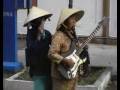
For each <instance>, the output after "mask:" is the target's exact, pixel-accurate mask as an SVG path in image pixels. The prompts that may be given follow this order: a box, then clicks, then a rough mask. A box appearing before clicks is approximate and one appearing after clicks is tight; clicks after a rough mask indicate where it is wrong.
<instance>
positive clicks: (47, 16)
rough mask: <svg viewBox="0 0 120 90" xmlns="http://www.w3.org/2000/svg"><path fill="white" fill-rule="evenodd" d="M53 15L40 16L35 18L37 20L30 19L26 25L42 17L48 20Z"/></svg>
mask: <svg viewBox="0 0 120 90" xmlns="http://www.w3.org/2000/svg"><path fill="white" fill-rule="evenodd" d="M52 15H53V14H47V15H44V16H40V17H37V18H34V19H32V20H31V21H29V22H28V23H30V22H32V21H34V20H36V19H38V18H42V17H45V19H48V18H49V17H51V16H52ZM28 23H26V24H24V25H23V26H24V27H26V26H27V25H28Z"/></svg>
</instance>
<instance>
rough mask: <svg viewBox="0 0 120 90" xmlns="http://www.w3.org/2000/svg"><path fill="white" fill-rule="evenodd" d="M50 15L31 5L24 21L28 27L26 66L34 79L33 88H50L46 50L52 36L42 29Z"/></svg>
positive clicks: (36, 89)
mask: <svg viewBox="0 0 120 90" xmlns="http://www.w3.org/2000/svg"><path fill="white" fill-rule="evenodd" d="M51 16H52V14H51V13H49V12H47V11H45V10H43V9H40V8H38V7H35V6H33V7H32V8H31V9H30V13H29V14H28V16H27V18H26V19H25V22H24V26H25V27H28V32H27V37H26V44H27V48H26V67H27V69H28V68H29V74H30V76H31V78H32V79H33V81H34V90H51V78H50V72H51V71H50V67H51V63H50V60H49V58H48V50H49V45H50V44H51V37H52V36H51V33H50V32H49V31H48V30H46V29H44V24H45V21H46V20H47V19H49V18H50V17H51Z"/></svg>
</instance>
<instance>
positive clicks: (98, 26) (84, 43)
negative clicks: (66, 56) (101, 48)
mask: <svg viewBox="0 0 120 90" xmlns="http://www.w3.org/2000/svg"><path fill="white" fill-rule="evenodd" d="M101 26H102V23H99V24H98V25H97V27H96V28H95V30H94V31H93V32H92V33H91V34H90V36H89V37H88V38H87V39H86V40H85V41H84V42H83V43H82V44H81V46H80V48H79V49H78V50H77V51H76V54H77V55H79V54H80V53H81V52H82V50H83V48H84V47H85V46H86V45H87V44H88V43H89V42H90V41H91V39H92V38H93V37H95V34H96V33H97V31H99V29H100V27H101Z"/></svg>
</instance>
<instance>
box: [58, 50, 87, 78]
mask: <svg viewBox="0 0 120 90" xmlns="http://www.w3.org/2000/svg"><path fill="white" fill-rule="evenodd" d="M75 52H76V50H74V51H73V53H72V54H70V55H69V56H67V57H66V58H67V59H72V60H73V61H74V63H75V64H74V66H73V67H72V68H69V69H66V68H64V67H63V66H62V65H59V67H58V70H59V72H60V73H61V74H62V76H64V77H65V78H66V79H73V78H75V76H76V74H77V70H78V67H79V65H80V64H83V63H84V62H85V61H86V58H84V59H81V58H79V57H78V56H77V55H76V54H75Z"/></svg>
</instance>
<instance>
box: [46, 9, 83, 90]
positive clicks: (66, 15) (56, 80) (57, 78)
mask: <svg viewBox="0 0 120 90" xmlns="http://www.w3.org/2000/svg"><path fill="white" fill-rule="evenodd" d="M83 15H84V11H83V10H79V9H75V8H72V9H71V8H68V9H63V10H62V11H61V14H60V17H59V20H58V24H57V28H56V32H55V34H54V35H53V38H52V42H51V47H50V49H49V52H48V56H49V58H50V59H51V61H52V69H51V75H52V82H53V84H52V88H53V89H52V90H75V87H76V82H77V77H78V75H76V77H75V78H74V79H70V80H67V79H66V78H64V77H63V76H62V75H61V74H60V72H59V71H58V65H59V64H61V65H63V66H64V67H66V68H70V67H73V65H74V62H73V60H72V59H67V60H66V58H64V57H63V56H62V55H63V54H64V53H66V52H68V51H69V50H70V46H71V43H72V41H76V46H79V44H78V43H77V36H76V32H75V25H76V23H77V22H78V21H79V20H80V19H81V18H82V17H83Z"/></svg>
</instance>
